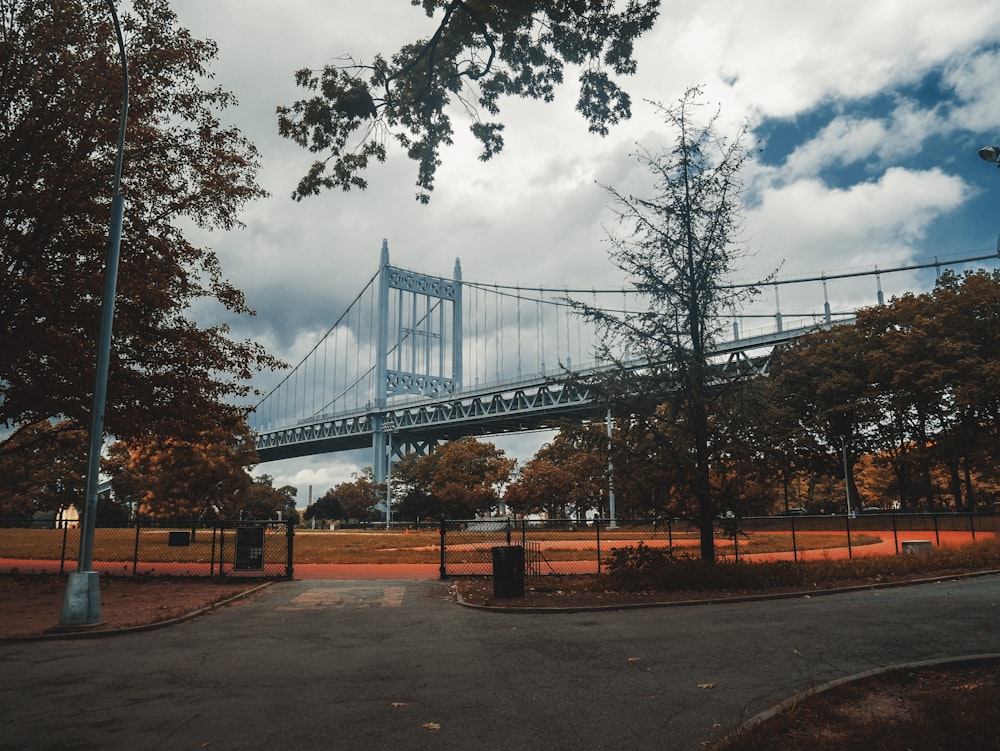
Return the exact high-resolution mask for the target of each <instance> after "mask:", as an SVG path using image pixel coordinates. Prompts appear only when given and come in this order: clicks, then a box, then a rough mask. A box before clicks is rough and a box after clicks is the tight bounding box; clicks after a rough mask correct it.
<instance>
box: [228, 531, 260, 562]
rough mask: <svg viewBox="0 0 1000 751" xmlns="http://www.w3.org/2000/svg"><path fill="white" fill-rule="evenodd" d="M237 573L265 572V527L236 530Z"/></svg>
mask: <svg viewBox="0 0 1000 751" xmlns="http://www.w3.org/2000/svg"><path fill="white" fill-rule="evenodd" d="M233 568H235V570H237V571H263V570H264V525H262V524H257V525H254V526H249V527H237V528H236V564H235V566H234V567H233Z"/></svg>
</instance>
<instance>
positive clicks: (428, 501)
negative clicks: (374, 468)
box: [392, 453, 441, 521]
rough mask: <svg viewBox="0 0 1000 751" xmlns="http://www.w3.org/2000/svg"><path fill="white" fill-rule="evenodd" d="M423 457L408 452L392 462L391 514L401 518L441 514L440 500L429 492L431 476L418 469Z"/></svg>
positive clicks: (416, 518)
mask: <svg viewBox="0 0 1000 751" xmlns="http://www.w3.org/2000/svg"><path fill="white" fill-rule="evenodd" d="M423 459H424V457H422V456H419V455H418V454H416V453H408V454H405V455H403V456H402V457H400V458H399V459H397V460H396V461H394V462H393V464H392V503H393V515H394V517H395V518H398V519H401V520H404V519H405V520H409V519H414V520H417V521H419V520H420V519H426V518H429V517H430V518H438V517H440V516H441V502H440V501H439V500H438V499H437V498H435V497H434V494H433V493H432V492H431V479H432V478H431V477H430V475H429V474H428V473H426V472H422V471H421V469H420V466H421V462H422V461H423Z"/></svg>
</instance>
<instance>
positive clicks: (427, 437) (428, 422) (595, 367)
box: [255, 318, 853, 462]
mask: <svg viewBox="0 0 1000 751" xmlns="http://www.w3.org/2000/svg"><path fill="white" fill-rule="evenodd" d="M852 320H853V318H851V319H840V320H836V321H833V322H831V323H820V324H811V325H808V326H804V327H799V328H794V329H787V330H785V331H779V332H768V333H765V334H761V335H757V336H754V337H742V338H740V339H737V340H733V341H727V342H724V343H722V344H720V345H718V346H717V347H716V348H715V350H714V354H715V356H716V357H719V358H721V357H725V356H727V355H728V356H730V357H731V358H732V357H734V356H736V355H738V354H745V353H748V352H752V351H754V350H761V349H767V348H770V347H773V346H775V345H776V344H780V343H782V342H787V341H791V340H793V339H796V338H798V337H800V336H802V335H804V334H806V333H808V332H810V331H815V330H817V329H818V328H823V327H826V326H828V325H834V324H838V323H849V322H851V321H852ZM639 365H640V363H639V362H638V361H637V367H638V366H639ZM606 367H608V366H606V365H605V366H602V365H599V364H596V363H591V364H589V365H588V366H586V367H582V368H580V369H579V370H577V371H576V375H578V376H583V377H586V376H591V375H594V374H596V373H598V372H599V371H600V370H601V369H602V368H606ZM567 375H568V373H567V372H566V371H565V370H561V369H554V370H549V371H547V372H545V373H535V374H531V375H527V376H523V377H518V378H511V379H506V380H498V381H495V382H491V383H487V384H482V385H476V386H472V387H468V388H464V389H460V390H457V391H455V392H453V393H449V394H441V395H436V396H406V397H399V398H393V399H392V400H391V401H390V403H389V405H388V406H387V408H386V409H385V410H381V411H375V410H374V409H372V408H371V407H359V408H357V409H354V410H346V411H343V412H339V413H335V414H328V415H319V416H317V417H316V418H313V419H308V420H302V421H299V422H298V423H295V424H292V425H288V426H284V427H276V428H261V429H258V430H257V433H256V438H255V444H256V448H257V453H258V455H259V456H260V460H261V461H262V462H268V461H275V460H278V459H286V458H290V457H294V456H310V455H314V454H324V453H332V452H336V451H349V450H353V449H361V448H366V447H371V445H372V440H373V435H374V433H375V430H376V428H377V425H376V420H375V417H376V415H378V416H381V414H383V413H384V412H390V413H391V414H392V416H393V418H394V420H395V423H396V426H397V433H396V436H395V438H394V439H393V441H394V443H398V445H403V444H404V443H407V442H413V443H418V442H428V441H438V442H440V441H449V440H454V439H456V438H461V437H464V436H468V435H498V434H502V433H511V432H520V431H527V430H537V429H540V428H548V427H556V426H557V425H558V424H560V423H561V422H565V421H566V420H567V419H568V420H579V419H584V418H586V417H594V416H600V415H601V414H603V410H604V406H603V405H601V404H598V402H597V400H596V399H595V393H594V392H593V390H591V389H588V388H586V387H585V386H579V385H576V384H574V383H567Z"/></svg>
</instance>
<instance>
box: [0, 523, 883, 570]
mask: <svg viewBox="0 0 1000 751" xmlns="http://www.w3.org/2000/svg"><path fill="white" fill-rule="evenodd" d="M170 531H171V530H168V529H140V530H139V531H138V533H137V531H136V530H135V529H134V528H131V529H130V528H124V529H103V528H99V529H97V530H96V531H95V536H94V556H95V559H99V560H102V561H108V562H121V563H124V564H127V563H130V562H132V561H133V560H138V561H141V562H146V563H149V562H157V563H160V562H162V563H201V564H208V563H210V562H218V561H219V560H220V559H221V558H222V557H225V558H227V559H228V558H230V557H232V553H233V546H234V540H235V535H234V533H233V531H232V530H231V529H230V530H227V532H226V533H225V535H224V537H223V538H222V545H223V547H224V549H223V550H222V551H221V552H220V549H219V546H220V537H219V535H218V534H217V533H216V534H213V531H212V530H210V529H200V530H197V532H196V533H195V534H194V536H193V539H191V540H190V542H189V544H187V545H181V546H174V545H170V544H169V534H170ZM174 531H185V530H184V529H183V528H180V527H178V528H177V529H176V530H174ZM79 540H80V533H79V530H78V529H69V530H65V531H64V530H61V529H54V530H53V529H30V528H3V529H0V558H2V559H11V560H18V559H20V560H50V561H51V560H60V559H62V560H66V561H74V560H76V558H77V556H78V549H79ZM524 540H525V541H527V542H529V543H533V544H535V545H537V546H538V548H539V550H540V551H541V554H542V556H543V557H544V558H545V559H546V560H549V561H575V560H596V558H597V554H598V543H597V540H596V536H595V533H594V531H593V530H592V529H587V528H582V529H580V530H575V531H573V530H539V529H533V530H532V529H529V530H528V531H527V532H526V534H525V536H524ZM885 540H886V538H885V536H884V535H879V534H876V533H872V532H866V533H863V534H862V533H856V534H852V535H851V544H852V545H853V546H854V547H856V548H862V547H864V546H877V545H879V544H881V543H884V542H885ZM889 540H890V542H891V533H890V537H889ZM440 541H441V537H440V533H439V530H438V529H437V528H434V527H432V528H427V529H421V530H410V529H406V530H404V529H393V530H384V529H383V530H377V529H372V530H337V531H313V530H297V531H296V533H295V537H294V555H293V560H294V563H310V564H311V563H320V564H322V563H331V564H352V563H353V564H357V563H369V564H371V563H436V562H438V561H439V560H440V555H441V551H440V547H439V545H440ZM521 541H522V537H521V533H520V531H519V530H515V534H514V535H512V538H511V542H513V544H520V542H521ZM505 542H506V539H505V536H504V534H503V533H502V532H500V533H497V532H492V533H483V532H476V531H459V530H456V531H453V532H448V535H447V538H446V544H447V550H448V561H449V562H453V563H462V562H470V561H478V560H481V559H483V558H484V557H487V558H488V556H489V549H490V548H491V547H492V546H494V545H503V544H505ZM639 542H643V543H644V544H645V545H647V546H650V547H661V548H662V547H672V548H673V549H674V550H675V551H676V552H677V553H684V552H685V551H689V552H690V553H691V554H694V555H696V554H697V549H698V542H699V541H698V535H697V532H696V531H685V532H677V533H674V534H672V535H670V536H669V537H668V536H667V535H666V534H664V533H662V532H660V533H658V534H657V533H655V532H650V530H649V529H648V528H646V529H632V530H619V531H614V532H612V533H610V534H608V533H606V532H605V533H602V538H601V540H600V555H601V557H602V558H604V557H606V556H607V555H608V554H610V551H611V550H612V548H622V547H629V546H632V547H634V546H636V545H638V544H639ZM286 546H287V540H286V536H285V531H284V527H279V526H276V527H274V528H267V530H266V533H265V544H264V559H265V561H267V562H269V563H278V562H283V561H284V558H285V554H286V550H287V548H286ZM846 546H847V536H846V535H845V534H844V533H842V532H806V533H799V534H797V536H796V538H795V540H794V542H793V539H792V536H791V535H790V534H789V533H788V532H783V531H766V532H765V531H761V532H752V533H749V534H741V535H739V536H737V537H736V538H735V540H734V538H732V537H729V536H726V537H721V536H720V537H717V538H716V551H717V554H718V555H719V556H721V557H725V558H733V557H735V556H736V555H737V554H738V555H739V556H740V557H743V556H755V557H762V556H763V557H766V556H773V557H787V556H789V555H791V552H792V550H793V547H794V549H795V550H796V551H797V554H798V555H800V556H801V555H805V554H807V553H808V552H809V551H813V553H814V555H815V554H816V553H820V552H823V551H831V550H836V549H844V548H846Z"/></svg>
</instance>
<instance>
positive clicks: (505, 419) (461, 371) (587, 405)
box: [250, 240, 997, 482]
mask: <svg viewBox="0 0 1000 751" xmlns="http://www.w3.org/2000/svg"><path fill="white" fill-rule="evenodd" d="M987 259H992V260H996V259H997V254H992V253H991V254H990V255H982V256H974V257H972V258H962V259H953V260H950V261H948V262H947V265H948V266H954V265H958V264H969V263H973V262H977V261H983V260H987ZM943 265H945V264H943V263H941V262H938V261H937V260H936V259H935V261H934V262H932V263H925V264H912V265H908V266H900V267H897V268H891V269H882V270H879V269H877V268H876V269H872V270H863V271H850V272H844V273H840V274H823V275H820V276H815V277H808V278H799V279H787V280H773V281H769V282H767V283H765V284H764V285H749V284H748V285H732V286H734V287H739V286H756V287H760V286H765V287H767V288H769V289H771V290H772V293H773V297H771V298H770V299H769V300H768V302H770V304H771V309H769V310H762V309H761V307H760V305H758V306H757V308H756V309H755V310H756V312H754V310H749V311H741V312H737V311H734V312H733V314H732V325H731V333H730V335H729V336H728V337H726V339H725V340H724V341H720V342H719V343H717V344H716V345H715V348H714V350H713V356H714V357H715V358H716V359H717V360H719V361H721V362H725V363H726V364H727V365H728V366H734V367H746V366H747V364H749V363H753V362H754V361H755V357H757V356H759V354H760V353H767V352H769V351H770V349H771V348H773V347H774V346H775V345H777V344H780V343H782V342H787V341H791V340H793V339H795V338H797V337H799V336H802V335H803V334H805V333H807V332H809V331H815V330H816V329H817V328H822V327H829V326H832V325H835V324H838V323H849V322H851V321H853V320H854V316H855V313H856V310H857V308H858V307H862V306H866V305H872V304H882V303H883V302H884V294H885V293H884V291H883V288H882V277H883V275H887V274H895V273H897V272H902V271H911V272H912V271H914V270H917V269H924V268H936V271H937V273H938V274H940V272H941V267H942V266H943ZM859 277H868V278H870V279H871V280H872V281H874V282H875V289H874V295H872V297H871V298H870V299H868V300H866V301H863V302H861V303H860V304H858V305H856V306H854V307H850V308H849V309H847V308H845V309H840V310H834V309H833V308H832V307H831V303H830V292H829V286H830V285H832V284H834V283H839V282H844V281H845V280H854V281H855V282H857V281H858V278H859ZM786 285H791V286H793V287H795V288H798V289H800V290H801V289H802V288H805V287H809V286H811V287H816V288H817V289H818V288H821V289H822V301H823V303H822V308H821V309H818V310H814V311H812V312H809V313H790V312H786V311H782V309H781V305H780V302H779V301H780V293H779V287H783V286H786ZM798 296H799V297H801V294H800V295H798ZM810 296H811V297H812V299H814V300H818V299H819V295H815V294H812V293H810ZM581 297H589V299H587V300H585V302H587V304H589V305H592V306H593V307H601V308H603V309H606V310H614V311H617V312H619V313H626V312H627V311H629V310H631V311H633V312H636V311H641V310H645V309H646V308H644V307H641V306H642V305H644V302H643V301H642V300H641V299H640V298H639V297H638V296H637V295H636V294H635V293H634V292H631V291H629V290H597V289H593V290H570V289H565V288H564V289H552V288H545V287H536V288H526V287H520V286H509V285H500V284H486V283H482V282H471V281H463V279H462V269H461V265H460V262H459V261H458V260H456V262H455V267H454V271H453V273H452V276H451V277H450V278H447V277H441V276H432V275H427V274H423V273H418V272H415V271H410V270H406V269H402V268H398V267H395V266H392V265H390V263H389V249H388V243H387V242H386V241H384V240H383V242H382V250H381V258H380V263H379V267H378V270H377V271H376V273H375V274H374V275H373V276H372V277H371V279H370V280H369V281H368V283H367V284H366V285H365V287H364V289H363V290H362V291H361V292H360V293H359V294H358V295H357V297H355V299H354V301H353V302H352V303H351V304H350V305H349V306H348V309H347V310H346V311H345V312H344V313H343V314H342V315H341V316H340V317H339V318H338V319H337V320H336V321H335V322H334V324H333V325H332V326H331V327H330V329H329V330H328V331H327V332H326V334H325V335H324V336H323V337H322V338H321V339H320V341H319V342H317V344H316V345H315V346H314V347H313V348H312V349H311V350H310V351H309V353H308V354H307V355H306V356H305V357H304V358H303V359H302V360H301V361H300V362H299V363H298V365H296V366H295V367H294V368H291V369H290V370H289V371H288V373H286V374H285V375H284V377H283V379H282V380H281V381H280V383H278V385H277V386H275V387H274V388H273V389H272V390H271V391H270V393H268V394H267V395H266V396H265V397H264V398H263V399H262V400H261V401H260V402H259V403H258V404H257V405H256V407H255V408H254V409H253V411H252V413H251V415H250V427H251V429H252V430H253V431H254V434H255V437H256V438H255V440H256V447H257V451H258V454H259V456H260V460H261V461H262V462H268V461H274V460H278V459H286V458H291V457H300V456H308V455H312V454H323V453H333V452H338V451H346V450H353V449H361V448H366V447H371V448H372V456H373V462H372V468H373V470H374V474H375V478H376V480H377V481H379V482H384V481H385V478H386V473H387V468H388V462H389V461H391V457H399V456H402V455H403V454H405V453H408V452H417V453H419V454H423V453H425V452H427V451H428V450H429V449H430V448H432V447H433V446H434V445H436V444H438V443H440V442H443V441H449V440H454V439H456V438H460V437H464V436H470V435H497V434H502V433H509V432H519V431H527V430H537V429H542V428H552V427H556V426H558V425H559V424H561V423H565V422H566V421H567V420H569V421H580V420H584V419H588V418H594V417H596V418H601V417H603V414H604V410H605V407H604V406H602V405H601V404H600V403H599V402H598V400H597V399H596V398H595V394H594V393H592V392H591V391H590V390H588V389H587V388H586V387H584V386H579V385H575V384H577V383H578V382H579V379H573V380H572V381H570V379H568V378H567V376H568V375H569V374H570V373H573V374H576V375H577V376H586V375H589V374H593V373H595V372H596V371H598V370H599V369H601V368H605V367H607V366H608V363H607V362H598V361H596V360H594V359H593V358H594V356H593V353H594V352H595V351H596V346H595V345H596V343H597V342H598V337H599V332H598V331H597V329H596V327H595V326H594V325H593V324H589V323H588V322H587V321H585V320H584V319H583V317H582V316H581V315H580V314H579V312H578V309H577V308H575V307H574V306H573V305H572V303H571V301H572V300H579V299H581ZM748 322H753V323H758V324H760V323H762V325H758V326H756V327H748V326H747V324H748ZM727 328H728V327H727ZM755 353H756V354H755ZM624 354H625V355H626V356H627V353H624Z"/></svg>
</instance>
